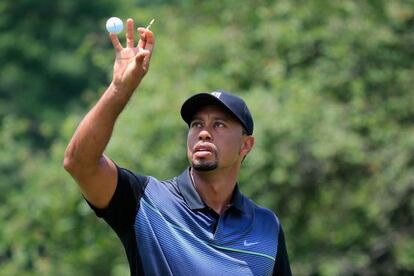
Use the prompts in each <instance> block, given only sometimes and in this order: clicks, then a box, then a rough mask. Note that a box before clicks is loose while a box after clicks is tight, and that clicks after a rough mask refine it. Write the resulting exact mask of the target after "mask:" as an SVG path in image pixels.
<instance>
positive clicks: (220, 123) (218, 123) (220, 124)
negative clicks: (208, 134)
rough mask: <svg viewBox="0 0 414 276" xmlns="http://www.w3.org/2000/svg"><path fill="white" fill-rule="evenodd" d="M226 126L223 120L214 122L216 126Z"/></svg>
mask: <svg viewBox="0 0 414 276" xmlns="http://www.w3.org/2000/svg"><path fill="white" fill-rule="evenodd" d="M225 126H226V125H225V124H224V123H223V122H222V121H217V122H214V127H219V128H222V127H225Z"/></svg>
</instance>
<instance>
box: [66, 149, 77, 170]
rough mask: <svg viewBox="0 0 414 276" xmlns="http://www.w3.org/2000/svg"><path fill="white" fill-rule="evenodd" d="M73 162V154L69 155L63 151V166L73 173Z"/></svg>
mask: <svg viewBox="0 0 414 276" xmlns="http://www.w3.org/2000/svg"><path fill="white" fill-rule="evenodd" d="M75 163H76V161H75V160H74V158H73V156H70V155H69V154H68V153H67V152H66V153H65V157H64V159H63V168H64V169H65V170H66V171H67V172H69V173H71V174H72V173H73V172H74V171H75Z"/></svg>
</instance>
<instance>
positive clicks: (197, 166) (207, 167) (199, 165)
mask: <svg viewBox="0 0 414 276" xmlns="http://www.w3.org/2000/svg"><path fill="white" fill-rule="evenodd" d="M191 163H192V164H191V165H192V167H193V169H194V170H196V171H201V172H207V171H212V170H215V169H217V162H215V161H210V162H194V161H193V162H191Z"/></svg>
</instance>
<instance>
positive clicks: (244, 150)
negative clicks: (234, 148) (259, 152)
mask: <svg viewBox="0 0 414 276" xmlns="http://www.w3.org/2000/svg"><path fill="white" fill-rule="evenodd" d="M254 141H255V139H254V136H251V135H249V136H244V137H243V144H242V146H241V148H240V155H242V156H243V157H244V156H246V155H247V154H248V153H249V152H250V151H251V150H252V148H253V146H254Z"/></svg>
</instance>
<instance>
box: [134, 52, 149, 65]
mask: <svg viewBox="0 0 414 276" xmlns="http://www.w3.org/2000/svg"><path fill="white" fill-rule="evenodd" d="M149 54H150V52H149V51H148V50H141V51H139V52H138V54H137V55H136V56H135V61H136V63H137V64H141V63H143V61H144V58H145V57H146V56H148V55H149Z"/></svg>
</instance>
